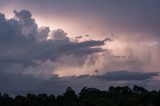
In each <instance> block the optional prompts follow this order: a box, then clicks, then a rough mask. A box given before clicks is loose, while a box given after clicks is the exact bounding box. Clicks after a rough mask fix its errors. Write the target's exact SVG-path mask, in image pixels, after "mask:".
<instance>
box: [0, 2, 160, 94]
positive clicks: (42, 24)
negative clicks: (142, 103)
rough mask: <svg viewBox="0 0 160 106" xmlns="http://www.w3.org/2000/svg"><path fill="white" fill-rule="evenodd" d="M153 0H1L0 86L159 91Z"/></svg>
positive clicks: (10, 88)
mask: <svg viewBox="0 0 160 106" xmlns="http://www.w3.org/2000/svg"><path fill="white" fill-rule="evenodd" d="M159 5H160V1H159V0H132V1H131V0H130V1H129V0H121V1H119V0H61V1H60V0H0V51H1V53H0V91H2V92H10V93H12V94H18V93H26V92H35V93H39V92H47V93H57V94H59V93H61V92H62V91H64V89H65V88H66V87H67V86H71V87H73V88H75V89H76V90H79V89H81V88H82V87H84V86H88V87H97V88H100V89H106V88H107V87H108V86H110V85H121V86H122V85H129V86H133V85H134V84H137V85H140V86H144V87H147V88H148V89H159V87H160V86H159V85H160V83H159V80H160V78H159V70H160V67H159V63H160V57H159V52H160V35H159V34H160V30H159V27H160V20H159V19H160V13H159V12H160V7H159Z"/></svg>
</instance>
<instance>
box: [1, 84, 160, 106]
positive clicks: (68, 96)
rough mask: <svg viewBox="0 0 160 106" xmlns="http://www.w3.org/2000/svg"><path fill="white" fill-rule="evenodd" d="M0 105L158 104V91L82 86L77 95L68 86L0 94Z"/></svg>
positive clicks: (137, 88)
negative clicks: (62, 90) (60, 91)
mask: <svg viewBox="0 0 160 106" xmlns="http://www.w3.org/2000/svg"><path fill="white" fill-rule="evenodd" d="M0 106H160V91H159V92H157V91H150V92H149V91H147V90H146V89H144V88H142V87H138V86H134V87H133V88H132V89H130V88H129V87H127V86H125V87H112V86H111V87H110V88H109V89H108V91H100V90H98V89H95V88H86V87H85V88H83V89H82V90H81V92H80V93H79V95H76V94H75V92H74V91H73V90H72V89H71V88H70V87H68V88H67V90H66V92H65V93H64V94H63V95H59V96H57V97H55V96H54V95H47V94H38V95H34V94H27V95H26V96H19V95H17V96H16V97H15V98H12V97H10V96H9V95H8V94H0Z"/></svg>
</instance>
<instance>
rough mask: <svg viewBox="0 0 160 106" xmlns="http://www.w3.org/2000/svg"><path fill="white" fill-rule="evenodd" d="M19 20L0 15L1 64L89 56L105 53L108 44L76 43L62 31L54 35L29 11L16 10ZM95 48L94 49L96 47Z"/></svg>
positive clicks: (55, 31) (24, 63) (95, 42)
mask: <svg viewBox="0 0 160 106" xmlns="http://www.w3.org/2000/svg"><path fill="white" fill-rule="evenodd" d="M14 13H15V18H12V19H9V20H6V18H5V16H4V15H3V14H0V19H1V21H0V50H1V53H0V64H1V66H3V65H7V64H9V65H12V64H17V63H19V64H23V65H25V66H26V65H31V64H33V63H34V61H36V60H40V61H41V60H43V61H44V60H51V61H54V60H55V59H56V58H58V57H60V56H62V55H75V56H86V55H88V54H92V53H96V52H102V51H103V49H102V48H100V47H99V46H101V45H104V44H105V43H104V42H105V41H103V40H102V41H100V40H99V41H98V40H90V41H83V42H73V41H71V40H70V38H69V37H67V33H65V32H64V31H63V30H62V29H57V30H54V31H52V32H51V34H50V39H47V37H48V35H49V32H50V29H49V28H48V27H42V28H38V25H37V24H36V23H35V20H34V19H33V18H32V14H31V13H30V12H29V11H27V10H22V11H20V12H17V11H14ZM93 47H94V48H93Z"/></svg>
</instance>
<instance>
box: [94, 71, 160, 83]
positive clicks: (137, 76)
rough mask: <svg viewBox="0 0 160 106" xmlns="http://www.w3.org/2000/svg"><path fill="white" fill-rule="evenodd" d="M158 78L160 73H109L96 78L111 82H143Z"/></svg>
mask: <svg viewBox="0 0 160 106" xmlns="http://www.w3.org/2000/svg"><path fill="white" fill-rule="evenodd" d="M156 76H159V73H157V72H149V73H146V72H133V71H132V72H130V71H115V72H107V73H105V74H103V75H98V76H94V77H95V78H98V79H102V80H109V81H141V80H150V79H153V77H156Z"/></svg>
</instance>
